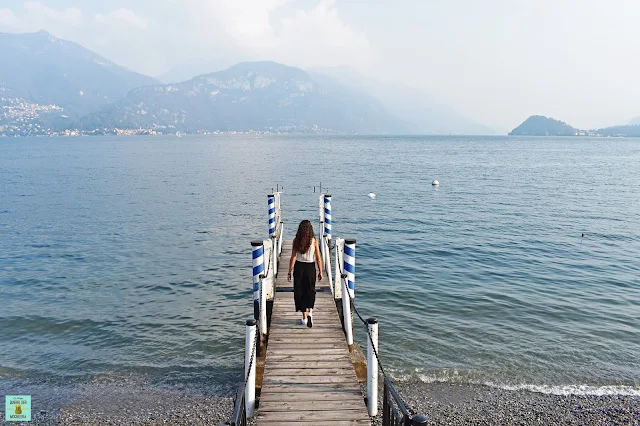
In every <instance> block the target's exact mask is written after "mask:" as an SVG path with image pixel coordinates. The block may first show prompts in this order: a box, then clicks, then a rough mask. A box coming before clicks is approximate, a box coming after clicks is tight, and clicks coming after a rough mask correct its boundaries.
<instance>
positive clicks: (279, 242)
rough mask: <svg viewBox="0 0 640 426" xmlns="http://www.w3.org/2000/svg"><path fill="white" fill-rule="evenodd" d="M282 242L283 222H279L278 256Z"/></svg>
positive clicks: (280, 252)
mask: <svg viewBox="0 0 640 426" xmlns="http://www.w3.org/2000/svg"><path fill="white" fill-rule="evenodd" d="M283 243H284V222H282V221H281V222H280V238H279V239H278V257H280V255H281V254H282V244H283Z"/></svg>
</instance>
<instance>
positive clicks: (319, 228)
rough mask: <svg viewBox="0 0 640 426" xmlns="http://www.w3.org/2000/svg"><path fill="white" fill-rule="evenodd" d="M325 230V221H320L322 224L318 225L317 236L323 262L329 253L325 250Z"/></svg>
mask: <svg viewBox="0 0 640 426" xmlns="http://www.w3.org/2000/svg"><path fill="white" fill-rule="evenodd" d="M323 230H324V222H323V221H320V226H318V235H317V237H316V239H317V241H318V246H319V247H320V255H321V256H322V262H323V263H324V261H325V260H326V259H327V253H325V251H324V244H323V241H322V231H323Z"/></svg>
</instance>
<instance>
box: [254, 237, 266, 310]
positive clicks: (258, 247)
mask: <svg viewBox="0 0 640 426" xmlns="http://www.w3.org/2000/svg"><path fill="white" fill-rule="evenodd" d="M251 258H252V266H253V318H254V319H255V320H256V321H257V320H258V319H259V311H260V285H261V284H260V275H264V245H263V243H262V241H260V240H255V241H251Z"/></svg>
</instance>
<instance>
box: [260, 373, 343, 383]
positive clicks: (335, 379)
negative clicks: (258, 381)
mask: <svg viewBox="0 0 640 426" xmlns="http://www.w3.org/2000/svg"><path fill="white" fill-rule="evenodd" d="M351 378H352V377H350V376H349V377H348V379H351ZM353 379H354V380H355V373H354V376H353ZM344 382H345V378H344V377H342V376H276V375H274V374H269V375H268V376H267V377H265V378H264V379H263V381H262V385H263V386H264V385H265V384H266V383H273V384H296V383H318V384H324V383H344Z"/></svg>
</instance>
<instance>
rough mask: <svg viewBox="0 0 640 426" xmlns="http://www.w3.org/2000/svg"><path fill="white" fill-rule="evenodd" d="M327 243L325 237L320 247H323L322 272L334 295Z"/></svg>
mask: <svg viewBox="0 0 640 426" xmlns="http://www.w3.org/2000/svg"><path fill="white" fill-rule="evenodd" d="M329 241H331V240H327V236H326V235H325V236H324V238H323V240H322V245H323V246H324V251H325V254H326V256H325V258H324V271H325V273H326V274H327V279H328V280H329V288H330V289H331V292H332V293H335V289H334V288H333V277H331V248H330V247H329Z"/></svg>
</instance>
